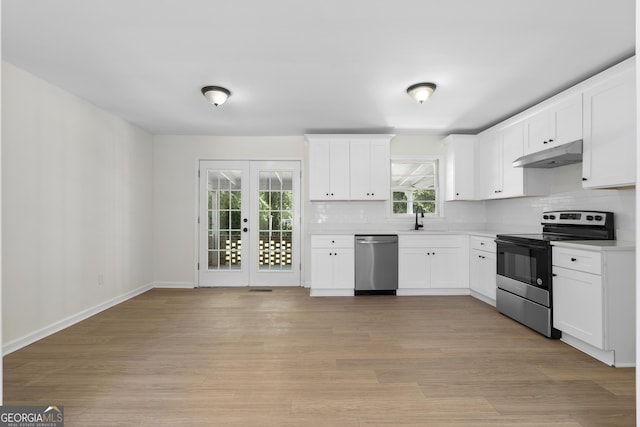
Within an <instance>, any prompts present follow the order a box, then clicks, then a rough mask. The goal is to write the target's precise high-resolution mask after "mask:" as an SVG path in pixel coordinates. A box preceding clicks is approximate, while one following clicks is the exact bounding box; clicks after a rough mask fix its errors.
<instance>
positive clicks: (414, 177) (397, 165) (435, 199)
mask: <svg viewBox="0 0 640 427" xmlns="http://www.w3.org/2000/svg"><path fill="white" fill-rule="evenodd" d="M441 169H442V158H441V157H438V156H428V157H410V158H403V157H394V158H392V159H391V196H392V197H391V203H390V206H391V214H392V216H394V217H401V216H409V215H415V213H416V210H417V209H418V208H419V207H421V208H422V209H423V211H424V214H425V216H432V217H438V216H441V214H442V197H441V191H440V185H439V184H440V182H441V181H442V170H441Z"/></svg>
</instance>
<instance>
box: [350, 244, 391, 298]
mask: <svg viewBox="0 0 640 427" xmlns="http://www.w3.org/2000/svg"><path fill="white" fill-rule="evenodd" d="M355 247H356V249H355V252H356V256H355V258H356V290H355V294H356V295H371V294H386V295H395V294H396V289H398V236H397V235H396V234H367V235H364V234H356V235H355Z"/></svg>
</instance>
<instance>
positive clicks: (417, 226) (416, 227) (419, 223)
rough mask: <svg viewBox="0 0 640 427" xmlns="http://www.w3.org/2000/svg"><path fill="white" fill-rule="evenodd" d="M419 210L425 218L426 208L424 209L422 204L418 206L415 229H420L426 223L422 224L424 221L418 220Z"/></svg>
mask: <svg viewBox="0 0 640 427" xmlns="http://www.w3.org/2000/svg"><path fill="white" fill-rule="evenodd" d="M418 212H420V217H421V218H424V210H423V209H422V206H418V207H417V208H416V225H415V230H419V229H421V228H422V227H424V224H422V221H420V222H418Z"/></svg>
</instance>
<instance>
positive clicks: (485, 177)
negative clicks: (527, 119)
mask: <svg viewBox="0 0 640 427" xmlns="http://www.w3.org/2000/svg"><path fill="white" fill-rule="evenodd" d="M523 144H524V124H523V122H517V123H514V124H512V125H510V126H507V127H505V128H502V129H494V130H489V131H485V132H482V133H481V134H480V136H479V143H478V146H477V147H476V179H477V182H478V188H477V195H478V198H480V199H504V198H510V197H522V196H540V195H545V194H547V193H548V191H549V176H548V174H546V173H545V171H544V170H541V169H524V168H514V167H513V161H514V160H516V159H517V158H518V157H521V156H522V155H523Z"/></svg>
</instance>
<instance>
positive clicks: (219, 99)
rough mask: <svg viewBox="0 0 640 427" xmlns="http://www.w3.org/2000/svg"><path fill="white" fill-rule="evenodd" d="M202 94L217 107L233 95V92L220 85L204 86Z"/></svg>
mask: <svg viewBox="0 0 640 427" xmlns="http://www.w3.org/2000/svg"><path fill="white" fill-rule="evenodd" d="M202 94H203V95H204V97H205V98H207V100H208V101H209V102H210V103H212V104H213V105H215V106H216V107H217V106H218V105H222V104H224V103H225V102H226V101H227V98H229V96H231V92H229V91H228V90H227V89H225V88H223V87H220V86H205V87H203V88H202Z"/></svg>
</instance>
